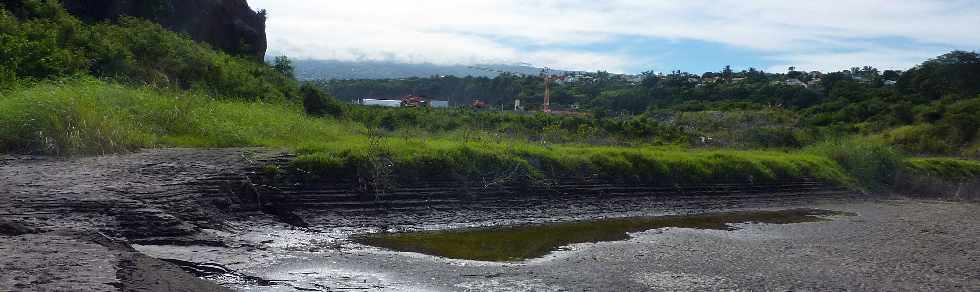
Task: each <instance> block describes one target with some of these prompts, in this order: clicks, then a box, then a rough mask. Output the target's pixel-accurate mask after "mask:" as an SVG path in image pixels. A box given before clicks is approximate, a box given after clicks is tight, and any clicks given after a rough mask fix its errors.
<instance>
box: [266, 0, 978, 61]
mask: <svg viewBox="0 0 980 292" xmlns="http://www.w3.org/2000/svg"><path fill="white" fill-rule="evenodd" d="M250 2H251V4H252V6H253V8H256V9H268V10H269V13H270V19H269V24H268V32H269V35H270V49H272V50H276V51H282V52H285V53H287V54H289V55H293V56H297V57H305V58H318V59H339V60H358V59H366V60H389V61H401V62H427V63H441V64H446V63H454V64H455V63H462V64H470V63H488V62H507V63H518V62H527V63H532V64H535V65H538V66H550V67H555V68H566V69H589V70H596V69H606V70H610V71H614V72H615V71H624V70H627V69H628V68H630V67H632V65H631V64H636V63H637V62H641V61H642V62H646V63H649V62H652V61H654V60H650V59H649V57H646V58H641V57H642V56H636V55H632V54H629V53H626V52H625V51H624V50H617V49H614V50H613V51H596V50H595V49H581V48H588V47H590V46H596V45H602V47H615V46H616V44H617V40H619V39H622V38H657V39H668V40H669V39H678V40H697V41H707V42H714V43H721V44H725V45H729V46H732V47H737V48H744V49H750V50H753V51H756V52H758V54H760V55H763V56H766V57H768V58H772V59H774V60H776V62H782V61H785V62H791V63H793V64H797V65H798V67H803V66H804V65H805V66H812V67H814V68H826V69H842V68H846V67H848V66H850V65H852V64H877V65H880V66H882V67H894V66H902V67H907V66H908V65H911V64H915V63H917V62H920V61H921V60H923V59H925V58H928V57H931V56H935V55H936V54H937V52H936V50H935V48H943V50H949V49H953V48H965V49H970V48H976V47H980V34H976V33H975V32H973V30H974V29H975V28H976V27H980V17H977V15H980V5H978V4H976V3H975V2H974V1H969V0H951V1H926V0H903V1H890V0H889V1H885V0H866V1H845V0H832V1H810V2H806V1H778V0H760V1H747V0H746V1H707V0H701V1H666V0H665V1H652V0H609V1H591V0H570V1H558V0H541V1H521V0H471V1H468V0H428V1H422V0H420V1H381V0H359V1H339V0H337V1H314V0H290V1H281V0H252V1H250ZM876 39H877V40H881V39H892V40H895V39H898V40H903V41H902V42H903V43H911V44H927V45H928V48H926V49H923V48H890V47H886V46H884V45H883V44H880V43H876V42H881V41H874V40H876ZM869 42H870V43H871V45H869ZM572 48H579V49H572ZM880 48H884V49H883V50H878V49H880ZM943 50H939V53H941V52H942V51H943ZM840 51H846V52H848V53H831V52H840ZM641 59H642V60H641ZM911 60H915V61H911ZM666 61H668V60H661V61H660V63H664V62H666ZM845 61H854V62H855V63H847V64H844V63H843V62H845ZM797 62H799V63H797ZM910 62H911V63H910ZM839 66H844V67H839Z"/></svg>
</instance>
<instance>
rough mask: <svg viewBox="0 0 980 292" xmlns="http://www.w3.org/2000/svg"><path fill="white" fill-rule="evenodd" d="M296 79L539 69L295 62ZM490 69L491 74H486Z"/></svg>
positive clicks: (532, 69) (478, 74) (531, 69)
mask: <svg viewBox="0 0 980 292" xmlns="http://www.w3.org/2000/svg"><path fill="white" fill-rule="evenodd" d="M294 65H295V67H296V77H297V78H299V79H301V80H316V79H326V80H333V79H398V78H410V77H430V76H439V75H452V76H460V77H465V76H474V77H496V76H497V75H499V73H497V72H494V70H496V71H504V72H512V73H517V74H530V75H537V74H538V73H540V72H541V68H535V67H531V66H524V65H474V66H467V65H435V64H405V63H394V62H378V61H363V62H356V61H324V60H295V61H294ZM486 69H490V70H486Z"/></svg>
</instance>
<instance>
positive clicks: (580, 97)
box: [0, 0, 980, 188]
mask: <svg viewBox="0 0 980 292" xmlns="http://www.w3.org/2000/svg"><path fill="white" fill-rule="evenodd" d="M18 3H20V5H19V6H17V9H14V10H7V9H4V10H0V56H3V57H2V58H0V152H8V153H36V154H52V155H90V154H104V153H117V152H127V151H134V150H137V149H139V148H143V147H168V146H183V147H230V146H267V147H276V148H286V149H290V150H292V151H294V152H295V153H297V154H298V155H299V158H298V159H297V160H296V161H295V162H294V166H296V167H298V168H301V169H304V170H306V171H309V172H310V173H313V174H319V175H352V174H353V175H354V176H356V177H358V178H361V179H363V180H367V181H375V182H376V181H379V180H394V181H412V180H418V179H422V178H427V177H442V178H454V179H459V180H463V181H470V182H481V183H483V184H487V185H492V184H497V183H505V182H520V183H543V182H547V181H548V180H549V179H553V178H556V177H567V176H578V177H596V176H598V177H605V178H609V179H614V180H623V181H632V182H637V181H644V182H660V183H664V184H676V183H697V182H706V181H731V180H737V181H753V182H758V181H771V180H778V179H784V178H795V177H816V178H820V179H823V180H827V181H832V182H837V183H840V184H848V185H855V183H859V184H860V186H864V187H867V188H879V187H887V185H888V184H889V183H890V180H893V179H894V176H895V173H896V172H897V171H899V170H900V169H906V168H907V169H910V170H915V171H918V172H920V173H923V174H927V175H938V176H950V177H957V178H963V177H968V176H970V175H972V174H976V170H975V168H976V165H975V163H974V162H970V161H966V162H963V161H961V160H955V159H934V158H928V159H925V158H916V159H911V160H910V159H908V158H906V157H907V156H908V155H910V154H911V155H918V154H946V155H953V154H958V155H963V156H969V155H976V153H977V152H978V151H977V149H978V147H977V135H978V133H977V125H978V121H980V119H978V116H977V115H978V113H980V109H978V107H980V98H977V94H978V92H977V87H976V83H977V80H978V79H976V78H973V77H975V75H969V74H973V73H963V74H965V75H963V76H959V75H956V74H959V73H960V72H975V71H971V70H975V69H976V68H975V65H974V64H975V63H976V54H974V53H964V52H953V53H951V54H948V55H944V56H941V57H939V58H936V59H934V60H930V61H927V62H926V63H924V64H923V65H921V66H919V67H916V68H915V69H912V70H909V71H908V72H905V73H902V74H898V73H896V72H892V73H887V72H886V73H885V74H878V73H877V71H876V70H873V69H871V68H864V69H861V70H855V71H853V72H850V73H846V74H848V75H847V76H844V74H845V73H833V74H827V75H826V76H824V77H823V78H824V79H823V80H824V81H823V85H822V87H823V89H813V88H802V87H794V86H787V85H784V84H776V83H773V80H778V79H779V78H783V77H788V76H783V75H781V74H767V73H762V72H757V71H754V70H750V71H746V72H739V73H735V72H728V71H723V72H721V73H718V75H719V76H720V77H719V78H718V81H716V82H713V83H710V84H704V85H700V86H699V85H697V84H694V83H692V82H691V77H690V76H688V74H686V73H682V72H674V73H672V74H669V75H656V74H646V75H645V76H644V78H643V79H642V80H641V81H640V82H636V83H633V82H630V81H628V80H626V79H624V78H623V77H622V76H618V75H612V74H607V73H602V72H600V73H596V74H592V75H591V76H593V77H592V79H590V80H591V81H579V82H568V83H565V84H563V85H559V86H558V87H557V89H556V94H557V97H558V98H556V102H557V103H558V104H559V105H561V104H564V105H571V104H576V103H577V104H580V105H581V106H582V108H584V109H587V110H589V111H591V112H592V113H591V114H579V115H549V114H543V113H527V112H524V113H521V112H501V111H496V110H473V109H468V108H455V109H424V108H423V109H380V108H370V107H360V106H351V105H347V104H343V103H341V102H338V101H337V100H335V99H334V98H333V97H331V96H330V95H329V94H326V93H325V92H324V91H323V90H321V88H326V89H327V90H328V92H332V93H333V94H337V95H341V96H343V95H345V94H353V93H350V92H357V90H362V89H357V90H351V88H353V87H350V86H349V85H350V84H360V85H358V86H364V89H363V90H377V91H378V92H380V91H385V90H387V91H390V92H391V93H392V94H395V93H398V94H401V93H412V92H405V91H402V90H403V88H402V87H404V86H412V87H413V88H416V89H419V88H424V90H431V92H428V91H426V92H425V93H427V94H429V95H430V96H433V97H436V96H440V94H450V93H440V92H441V90H450V89H448V88H454V89H452V90H455V91H446V92H459V93H458V94H457V93H453V94H457V95H453V96H467V97H478V98H483V99H486V100H489V101H493V102H497V103H505V102H507V101H506V99H507V98H511V99H513V98H529V99H533V97H534V96H535V95H536V94H539V92H541V90H540V88H539V86H540V85H541V83H540V81H539V80H537V79H536V78H535V77H527V76H514V75H503V76H500V77H497V78H494V79H489V78H455V77H446V78H432V79H410V80H397V81H396V80H387V81H364V80H362V81H331V82H327V83H319V84H316V85H320V86H315V85H314V84H304V85H302V86H301V84H299V82H297V81H296V80H295V79H294V77H293V74H294V73H293V68H292V65H291V63H290V61H289V59H288V58H285V57H282V58H276V60H275V61H274V64H264V63H260V62H256V61H254V60H253V59H252V58H247V57H238V56H232V55H228V54H225V53H221V52H217V51H214V50H212V49H210V48H209V47H208V46H207V45H204V44H200V43H196V42H193V41H191V40H189V39H188V38H186V37H185V36H182V35H179V34H176V33H173V32H170V31H167V30H165V29H163V28H162V27H160V26H159V25H156V24H154V23H151V22H148V21H145V20H140V19H135V18H123V19H121V20H120V21H118V22H114V23H84V22H82V21H79V20H78V19H76V18H75V17H72V16H71V15H68V14H67V13H65V12H64V10H63V9H61V8H60V6H59V5H58V4H57V2H56V1H36V0H23V1H20V2H18ZM971 58H972V59H971ZM971 62H973V63H971ZM797 73H799V76H794V77H797V78H803V79H806V78H804V77H803V75H802V73H801V72H797ZM794 74H796V73H793V72H790V74H786V75H794ZM835 74H837V75H835ZM896 74H898V75H896ZM950 74H952V75H950ZM705 75H706V76H707V77H706V76H700V77H702V78H701V79H702V80H703V79H705V78H712V77H713V75H711V74H707V73H706V74H705ZM953 75H956V76H957V77H955V78H954V76H953ZM835 76H836V77H835ZM855 76H863V77H860V78H857V77H855ZM896 76H897V77H896ZM971 76H972V77H971ZM961 77H962V78H961ZM736 78H745V79H740V80H742V81H736ZM753 78H755V79H753ZM970 78H973V79H970ZM756 79H758V80H756ZM894 79H898V84H897V86H885V85H884V83H885V82H884V80H894ZM868 80H870V81H868ZM426 82H434V83H430V85H429V86H428V87H416V86H420V85H423V84H426ZM440 82H442V83H446V84H455V85H453V86H455V87H445V86H444V85H440V84H442V83H440ZM406 84H407V85H406ZM431 84H435V85H431ZM419 90H421V89H419ZM415 93H420V92H419V91H416V92H415ZM466 102H468V100H467V101H466ZM842 113H843V114H842ZM851 134H864V136H868V137H870V138H840V137H847V136H850V135H851ZM830 137H838V139H829V138H830ZM893 146H896V147H897V148H896V147H893Z"/></svg>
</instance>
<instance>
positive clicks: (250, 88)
mask: <svg viewBox="0 0 980 292" xmlns="http://www.w3.org/2000/svg"><path fill="white" fill-rule="evenodd" d="M11 3H17V4H19V5H17V8H18V9H16V10H14V11H13V12H11V11H9V10H6V9H4V10H0V56H3V58H0V88H10V87H12V86H14V84H17V83H18V81H20V82H30V81H34V80H43V79H51V78H58V77H64V76H73V75H80V74H83V75H88V74H90V75H93V76H98V77H105V78H111V79H114V80H117V81H120V82H126V83H129V84H133V85H144V84H145V85H150V86H160V87H174V88H180V89H187V90H197V91H203V92H206V93H209V94H211V95H214V96H222V97H230V98H238V99H246V100H263V101H284V100H288V99H292V98H296V97H298V92H297V86H298V85H297V82H296V81H295V80H293V79H291V78H288V77H287V76H284V75H283V74H277V73H276V72H275V71H274V70H273V69H272V68H270V67H269V66H266V65H265V64H262V63H260V62H255V61H253V60H250V59H249V58H246V57H236V56H231V55H228V54H225V53H221V52H217V51H215V50H212V49H211V48H210V47H209V46H207V45H204V44H200V43H195V42H194V41H192V40H190V39H188V38H186V37H185V36H182V35H179V34H176V33H173V32H170V31H168V30H166V29H164V28H163V27H161V26H159V25H157V24H155V23H152V22H149V21H146V20H141V19H136V18H123V19H121V20H120V21H119V22H118V23H93V24H86V23H83V22H81V21H80V20H78V19H77V18H75V17H73V16H71V15H68V13H67V12H65V10H64V9H63V8H62V7H61V5H60V4H58V2H57V1H51V0H49V1H36V0H35V1H31V0H23V1H13V2H11ZM8 4H9V3H8Z"/></svg>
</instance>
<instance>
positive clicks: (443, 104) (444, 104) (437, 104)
mask: <svg viewBox="0 0 980 292" xmlns="http://www.w3.org/2000/svg"><path fill="white" fill-rule="evenodd" d="M429 106H430V107H433V108H448V107H449V101H448V100H435V99H433V100H430V101H429Z"/></svg>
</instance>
